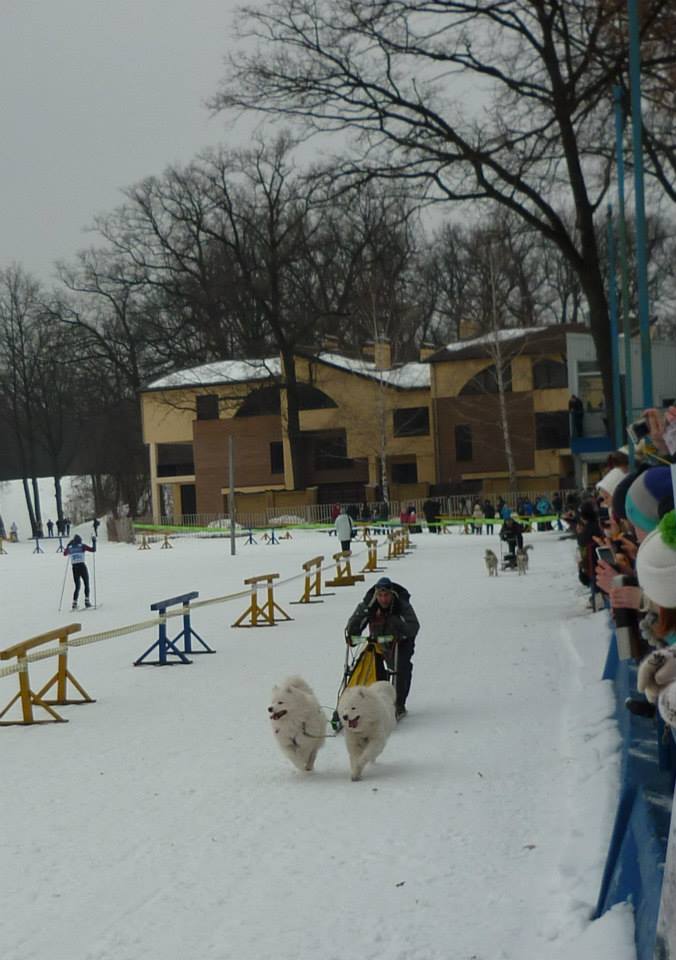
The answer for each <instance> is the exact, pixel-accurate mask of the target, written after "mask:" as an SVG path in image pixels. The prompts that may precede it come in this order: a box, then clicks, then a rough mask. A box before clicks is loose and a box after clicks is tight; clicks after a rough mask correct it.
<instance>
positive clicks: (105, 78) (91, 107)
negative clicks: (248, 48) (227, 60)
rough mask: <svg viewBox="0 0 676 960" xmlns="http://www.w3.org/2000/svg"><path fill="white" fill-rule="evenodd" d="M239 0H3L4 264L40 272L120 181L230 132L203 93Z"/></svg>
mask: <svg viewBox="0 0 676 960" xmlns="http://www.w3.org/2000/svg"><path fill="white" fill-rule="evenodd" d="M236 5H237V3H236V0H1V3H0V10H1V16H0V83H1V85H2V99H1V104H2V105H1V107H0V117H1V118H2V129H1V134H0V135H1V142H2V146H1V147H0V190H1V191H2V193H1V196H2V207H1V216H0V265H1V266H2V267H5V266H6V265H7V264H9V263H11V262H13V261H17V262H20V263H22V264H23V265H24V266H25V267H26V268H27V269H28V270H29V271H31V272H32V273H35V274H36V275H38V276H39V277H40V278H42V279H45V280H48V279H49V278H50V277H51V276H52V274H53V266H52V265H53V262H54V261H55V260H57V259H59V258H62V259H70V258H72V257H73V256H74V255H75V253H76V252H77V250H78V249H81V248H82V247H84V246H87V245H89V243H91V242H92V240H93V238H92V237H90V236H87V234H86V233H84V232H83V229H84V228H85V227H87V226H89V225H90V224H91V222H92V219H93V217H94V215H95V214H96V213H101V212H105V211H109V210H112V209H113V208H114V207H116V206H117V205H118V204H119V203H121V202H122V196H121V194H120V189H121V188H122V187H125V186H129V185H131V184H132V183H135V182H136V181H138V180H140V179H141V178H142V177H144V176H147V175H149V174H159V173H161V172H162V171H163V170H164V168H165V167H166V166H167V165H168V164H170V163H174V162H186V161H188V160H189V159H190V158H191V157H192V156H194V154H196V153H197V152H198V151H199V150H200V149H202V148H203V147H205V146H208V145H210V144H215V143H220V142H227V140H228V130H227V128H226V121H225V119H224V118H223V117H217V118H210V117H209V114H208V111H207V110H206V108H205V107H204V105H203V104H204V100H205V98H206V97H208V96H209V95H211V94H212V93H213V92H214V91H215V89H216V86H217V84H218V81H219V79H220V77H221V75H222V73H223V58H224V55H225V53H226V51H227V49H228V44H229V43H230V42H231V40H230V35H231V21H232V15H233V11H234V9H235V8H236Z"/></svg>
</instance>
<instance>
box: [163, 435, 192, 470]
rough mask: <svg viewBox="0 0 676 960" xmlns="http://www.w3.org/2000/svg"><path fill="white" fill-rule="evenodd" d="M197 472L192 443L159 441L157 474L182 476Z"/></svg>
mask: <svg viewBox="0 0 676 960" xmlns="http://www.w3.org/2000/svg"><path fill="white" fill-rule="evenodd" d="M194 472H195V463H194V461H193V455H192V443H158V444H157V476H158V477H182V476H191V475H192V474H193V473H194Z"/></svg>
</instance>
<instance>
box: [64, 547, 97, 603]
mask: <svg viewBox="0 0 676 960" xmlns="http://www.w3.org/2000/svg"><path fill="white" fill-rule="evenodd" d="M85 552H87V553H96V538H95V537H93V538H92V545H91V547H90V546H88V545H87V544H86V543H83V541H82V537H81V536H80V534H79V533H76V534H75V536H74V537H73V539H72V540H71V541H70V543H69V544H68V546H67V547H66V549H65V550H64V551H63V555H64V557H70V562H71V564H72V569H73V580H74V581H75V592H74V593H73V606H72V609H73V610H77V598H78V597H79V595H80V582H82V583H83V584H84V595H85V607H91V603H90V602H89V571H88V570H87V564H86V563H85Z"/></svg>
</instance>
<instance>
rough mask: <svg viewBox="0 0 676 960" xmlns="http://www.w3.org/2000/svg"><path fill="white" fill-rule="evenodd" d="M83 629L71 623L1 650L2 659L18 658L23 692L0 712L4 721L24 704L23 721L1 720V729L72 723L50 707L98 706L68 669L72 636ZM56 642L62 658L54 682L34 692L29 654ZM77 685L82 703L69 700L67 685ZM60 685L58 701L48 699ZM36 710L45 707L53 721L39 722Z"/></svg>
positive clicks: (20, 688) (20, 689) (20, 691)
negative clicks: (83, 704)
mask: <svg viewBox="0 0 676 960" xmlns="http://www.w3.org/2000/svg"><path fill="white" fill-rule="evenodd" d="M80 629H81V624H79V623H69V624H68V625H67V626H63V627H57V628H56V629H55V630H50V631H49V632H48V633H41V634H40V635H39V636H37V637H31V638H30V639H28V640H23V641H22V642H21V643H15V644H14V645H13V646H11V647H7V648H6V649H5V650H0V660H13V659H14V657H16V659H17V666H18V668H19V669H18V673H19V692H18V693H17V694H16V695H15V696H14V697H12V699H11V700H10V701H9V703H8V704H7V706H6V707H5V708H4V710H2V712H0V718H1V717H4V716H5V714H6V713H7V712H8V711H9V710H10V709H11V707H13V706H14V704H15V703H16V702H17V700H20V701H21V712H22V718H23V719H21V720H2V719H0V726H3V727H7V726H16V725H18V724H31V723H67V722H68V721H67V720H66V719H65V718H64V717H61V716H59V714H58V713H57V712H56V710H52V707H51V706H50V704H67V703H94V701H93V700H92V699H91V697H90V696H89V695H88V694H87V693H86V692H85V691H84V690H83V689H82V687H81V686H80V684H79V683H78V682H77V680H76V679H75V678H74V677H73V675H72V674H71V673H70V671H69V670H68V646H67V643H68V637H69V636H70V634H71V633H76V632H77V631H78V630H80ZM52 640H58V641H59V644H60V647H62V649H60V651H59V654H58V658H59V663H58V668H57V671H56V673H55V674H54V676H53V677H52V679H51V680H49V681H48V682H47V683H46V684H45V686H44V687H42V689H41V690H39V691H38V693H34V692H33V691H32V690H31V687H30V678H29V676H28V660H27V657H26V655H27V653H28V651H29V650H32V649H33V648H34V647H38V646H40V645H41V644H43V643H49V642H50V641H52ZM68 680H70V682H71V683H72V684H73V686H74V687H76V688H77V690H78V691H79V692H80V694H81V695H82V699H81V700H68V699H67V698H66V686H67V682H68ZM54 684H56V694H57V695H56V699H55V700H45V699H44V694H45V693H46V692H47V691H48V690H49V689H50V688H51V687H52V686H54ZM33 707H41V708H42V709H43V710H45V711H46V712H47V713H48V714H49V715H50V717H51V718H52V719H51V720H36V719H35V718H34V716H33Z"/></svg>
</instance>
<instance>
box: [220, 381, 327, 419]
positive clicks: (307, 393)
mask: <svg viewBox="0 0 676 960" xmlns="http://www.w3.org/2000/svg"><path fill="white" fill-rule="evenodd" d="M298 403H299V407H300V409H301V410H325V409H327V408H329V407H336V406H338V404H336V403H335V402H334V401H333V400H332V399H331V397H329V396H327V394H325V393H323V392H322V391H321V390H318V389H317V387H313V386H311V385H310V384H309V383H299V384H298ZM280 412H281V403H280V399H279V387H278V386H276V385H275V386H273V387H259V388H258V389H257V390H252V391H251V393H250V394H249V395H248V396H247V397H245V398H244V400H243V401H242V403H241V404H240V407H239V410H238V411H237V413H236V414H235V416H236V417H263V416H270V415H271V414H279V413H280Z"/></svg>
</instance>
